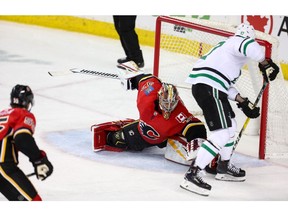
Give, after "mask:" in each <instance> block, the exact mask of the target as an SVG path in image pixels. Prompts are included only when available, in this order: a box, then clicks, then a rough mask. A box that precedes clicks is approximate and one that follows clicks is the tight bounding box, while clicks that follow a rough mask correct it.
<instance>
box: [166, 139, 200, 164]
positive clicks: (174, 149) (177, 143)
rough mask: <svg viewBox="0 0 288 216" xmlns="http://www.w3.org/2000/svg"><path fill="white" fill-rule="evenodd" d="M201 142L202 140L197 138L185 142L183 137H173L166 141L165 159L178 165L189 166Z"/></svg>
mask: <svg viewBox="0 0 288 216" xmlns="http://www.w3.org/2000/svg"><path fill="white" fill-rule="evenodd" d="M203 141H204V139H200V138H198V139H194V140H191V142H187V140H186V138H185V137H182V136H174V137H172V138H170V139H168V141H167V146H166V150H165V158H166V159H167V160H170V161H173V162H176V163H179V164H183V165H189V166H190V165H191V163H192V162H193V161H194V160H195V158H196V156H197V152H198V150H199V146H200V145H201V144H202V142H203Z"/></svg>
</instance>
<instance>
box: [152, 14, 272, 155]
mask: <svg viewBox="0 0 288 216" xmlns="http://www.w3.org/2000/svg"><path fill="white" fill-rule="evenodd" d="M163 22H165V23H170V24H174V25H180V26H183V27H186V28H191V29H195V30H199V31H202V32H207V33H212V34H216V35H219V36H223V37H230V36H232V35H233V34H234V33H232V32H228V31H225V30H221V29H217V28H213V27H209V26H204V25H201V24H198V23H193V22H190V21H185V20H180V19H177V18H173V17H169V16H158V17H157V19H156V26H155V47H154V67H153V74H154V75H155V76H158V75H159V74H158V71H159V61H160V48H161V47H160V43H161V26H162V23H163ZM255 40H256V41H257V42H258V43H259V44H260V45H261V46H264V47H265V57H266V58H271V54H272V44H271V43H269V42H268V41H266V40H262V39H258V38H256V39H255ZM191 70H192V68H191ZM183 82H184V80H183ZM268 92H269V84H268V85H267V87H266V89H265V90H264V92H263V95H262V108H261V117H260V118H261V119H260V125H261V126H260V131H259V152H258V157H259V159H265V145H266V131H267V115H268V96H269V94H268ZM188 109H189V107H188Z"/></svg>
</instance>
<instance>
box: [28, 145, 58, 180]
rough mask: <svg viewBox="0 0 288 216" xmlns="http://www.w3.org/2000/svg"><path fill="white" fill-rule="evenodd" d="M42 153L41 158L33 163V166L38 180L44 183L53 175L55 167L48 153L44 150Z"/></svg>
mask: <svg viewBox="0 0 288 216" xmlns="http://www.w3.org/2000/svg"><path fill="white" fill-rule="evenodd" d="M40 152H41V158H40V159H39V160H36V161H34V162H32V164H33V166H34V170H35V174H36V176H37V179H40V180H41V181H43V180H45V179H46V178H47V177H49V176H50V175H51V174H52V172H53V166H52V164H51V163H50V161H49V160H48V158H47V155H46V153H45V152H44V151H43V150H40Z"/></svg>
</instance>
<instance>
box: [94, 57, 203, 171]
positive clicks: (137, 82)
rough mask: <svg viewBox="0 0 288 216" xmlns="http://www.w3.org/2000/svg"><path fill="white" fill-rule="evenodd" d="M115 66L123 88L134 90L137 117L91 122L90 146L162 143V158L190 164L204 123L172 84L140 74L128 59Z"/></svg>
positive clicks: (105, 147)
mask: <svg viewBox="0 0 288 216" xmlns="http://www.w3.org/2000/svg"><path fill="white" fill-rule="evenodd" d="M119 68H120V69H119V71H118V75H119V78H120V80H121V84H122V86H123V88H124V89H125V90H134V89H136V90H138V94H137V108H138V111H139V119H137V120H134V119H126V120H121V121H115V122H107V123H102V124H97V125H93V126H92V132H93V150H94V151H100V150H108V151H117V152H120V151H142V150H143V149H145V148H149V147H151V146H157V147H159V148H164V147H166V150H165V158H167V159H169V160H172V161H175V162H177V163H181V164H187V165H189V164H191V161H192V160H193V159H194V158H195V157H196V153H197V149H198V147H199V145H201V140H202V139H205V138H206V128H205V126H204V123H203V122H202V121H200V120H199V119H198V118H196V117H194V116H193V115H192V114H191V113H190V112H189V111H188V110H187V108H186V107H185V105H184V103H183V102H182V100H181V98H180V96H179V94H178V91H177V88H176V87H175V86H174V85H172V84H169V83H164V82H162V81H161V80H160V79H158V78H157V77H155V76H153V75H152V74H144V72H143V71H141V70H140V69H139V68H138V67H137V65H136V64H135V63H134V62H132V61H130V62H126V63H123V64H121V65H119Z"/></svg>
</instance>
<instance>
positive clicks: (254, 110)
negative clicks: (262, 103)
mask: <svg viewBox="0 0 288 216" xmlns="http://www.w3.org/2000/svg"><path fill="white" fill-rule="evenodd" d="M237 106H238V108H240V109H241V110H242V111H243V113H244V114H245V115H246V116H247V117H249V118H257V117H258V116H259V115H260V108H259V107H254V106H253V104H252V103H251V102H250V101H249V100H248V98H244V101H243V102H241V103H240V102H239V103H237Z"/></svg>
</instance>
